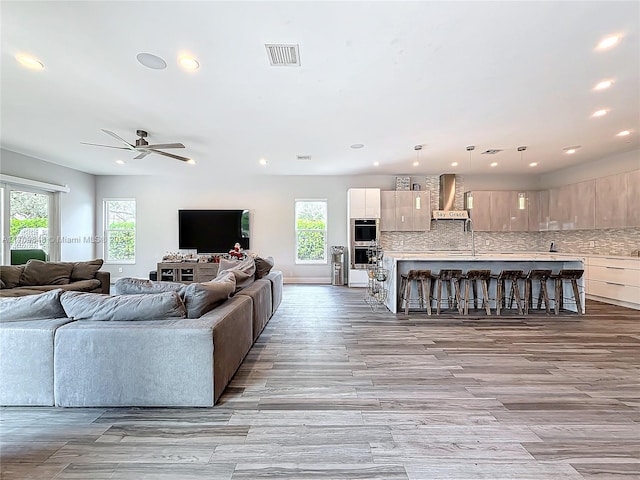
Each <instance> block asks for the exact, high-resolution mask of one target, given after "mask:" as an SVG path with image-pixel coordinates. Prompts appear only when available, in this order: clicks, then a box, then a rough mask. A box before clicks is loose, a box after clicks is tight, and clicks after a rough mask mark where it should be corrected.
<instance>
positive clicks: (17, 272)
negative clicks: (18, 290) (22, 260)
mask: <svg viewBox="0 0 640 480" xmlns="http://www.w3.org/2000/svg"><path fill="white" fill-rule="evenodd" d="M23 271H24V265H2V266H0V279H2V282H3V283H4V287H2V288H15V287H17V286H18V285H19V284H20V277H21V276H22V272H23Z"/></svg>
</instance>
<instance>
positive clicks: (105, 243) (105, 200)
mask: <svg viewBox="0 0 640 480" xmlns="http://www.w3.org/2000/svg"><path fill="white" fill-rule="evenodd" d="M110 202H133V205H134V211H135V213H134V228H133V259H130V260H118V259H110V258H109V238H110V236H109V233H110V232H124V231H128V230H123V229H111V228H108V221H109V208H108V204H109V203H110ZM102 224H103V225H102V232H103V238H102V250H103V251H102V254H103V258H104V263H105V264H107V265H118V264H121V265H135V264H136V261H137V257H138V203H137V201H136V199H135V198H115V197H109V198H103V199H102Z"/></svg>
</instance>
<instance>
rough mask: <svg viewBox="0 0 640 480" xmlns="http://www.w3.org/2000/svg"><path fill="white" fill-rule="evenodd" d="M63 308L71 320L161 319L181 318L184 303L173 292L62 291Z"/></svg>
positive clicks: (183, 312) (183, 314) (182, 316)
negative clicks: (138, 293)
mask: <svg viewBox="0 0 640 480" xmlns="http://www.w3.org/2000/svg"><path fill="white" fill-rule="evenodd" d="M60 301H61V302H62V307H63V308H64V310H65V312H66V314H67V316H68V317H70V318H73V319H74V320H100V321H113V320H160V319H165V318H184V317H185V315H186V310H185V307H184V303H183V302H182V300H181V299H180V296H179V295H178V294H177V293H176V292H161V293H151V294H140V295H115V296H112V295H105V294H102V293H84V292H64V293H63V294H62V295H61V296H60Z"/></svg>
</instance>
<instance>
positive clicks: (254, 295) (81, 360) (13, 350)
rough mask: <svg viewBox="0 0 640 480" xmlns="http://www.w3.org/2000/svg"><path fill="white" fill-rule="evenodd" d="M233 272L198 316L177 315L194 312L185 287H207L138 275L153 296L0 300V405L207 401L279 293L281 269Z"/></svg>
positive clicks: (221, 386)
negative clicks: (222, 292) (234, 283)
mask: <svg viewBox="0 0 640 480" xmlns="http://www.w3.org/2000/svg"><path fill="white" fill-rule="evenodd" d="M227 273H228V272H227ZM236 273H237V274H238V278H240V279H242V278H244V280H243V282H242V285H241V286H240V287H238V288H236V289H233V290H234V291H233V292H232V293H231V296H227V297H225V298H224V299H223V300H222V301H221V302H217V303H216V304H215V306H214V307H213V308H211V309H208V308H207V309H205V310H208V311H205V312H204V313H203V314H202V315H199V316H198V317H197V318H183V317H184V315H181V313H180V309H182V313H185V312H186V311H188V310H189V311H192V310H191V309H190V308H187V307H185V305H186V306H189V301H190V300H189V296H188V295H189V293H188V292H187V293H185V292H186V288H191V287H196V286H197V287H200V286H203V287H204V288H208V286H207V284H198V285H189V286H186V287H185V286H184V285H176V284H173V285H166V283H167V282H149V281H148V280H144V281H143V280H139V282H142V283H144V285H143V287H144V288H148V289H150V290H148V291H149V292H151V293H138V294H124V295H113V296H111V295H95V294H93V295H92V294H85V293H72V292H63V291H61V290H56V291H51V292H47V293H46V295H49V296H50V297H51V298H49V299H48V300H49V302H50V303H51V302H52V299H54V300H55V299H56V297H55V296H56V295H58V297H57V301H58V303H59V304H60V305H62V313H60V311H59V310H56V308H59V307H58V306H57V305H53V304H51V305H53V306H51V305H48V306H47V305H44V304H45V303H46V302H41V303H42V304H43V305H44V306H43V305H35V306H34V305H31V306H29V307H28V308H27V307H25V305H22V306H20V305H18V306H17V307H16V306H15V304H14V306H13V307H10V308H4V310H3V302H7V301H11V300H14V299H3V300H2V299H0V315H1V316H0V387H1V388H0V405H48V406H52V405H56V406H61V407H97V406H102V407H107V406H108V407H111V406H140V407H160V406H194V407H205V406H213V405H214V404H215V403H216V402H217V401H218V399H219V398H220V395H222V393H223V391H224V389H225V387H226V386H227V385H228V383H229V382H230V381H231V378H232V377H233V375H234V374H235V372H236V370H237V369H238V367H239V366H240V364H241V363H242V361H243V359H244V357H245V356H246V354H247V352H248V351H249V349H250V348H251V346H252V345H253V343H254V342H255V340H256V339H257V338H258V336H259V335H260V332H261V331H262V330H263V329H264V327H265V325H266V323H267V322H268V321H269V319H270V318H271V317H272V316H273V314H274V313H275V311H276V309H277V308H278V306H279V304H280V301H281V299H282V288H283V277H282V273H281V272H279V271H270V272H269V273H268V274H265V275H264V276H263V277H262V278H259V279H256V278H255V277H254V278H245V277H243V276H242V274H241V273H242V272H236ZM252 275H253V274H252ZM207 283H210V282H207ZM163 284H165V285H163ZM115 287H116V288H115V289H116V290H117V287H118V282H116V285H115ZM138 287H139V285H137V286H136V288H138ZM215 288H218V287H217V286H216V287H215ZM181 295H185V296H183V297H181ZM37 297H39V296H33V297H30V298H29V299H23V301H26V300H32V299H36V298H37ZM193 298H195V297H193ZM182 299H184V304H182V303H181V301H182ZM45 300H46V299H45ZM34 301H35V300H34ZM123 302H124V303H123ZM131 302H134V303H131ZM171 302H175V305H172V306H171V310H170V315H169V314H166V312H165V315H163V314H162V308H164V307H165V306H166V305H169V304H171ZM132 305H133V306H132ZM181 305H182V306H181ZM176 306H177V307H176ZM191 306H193V303H192V304H191ZM209 307H211V305H209ZM12 312H13V314H12ZM30 312H32V313H30ZM123 312H125V313H123ZM148 312H152V315H151V316H149V315H148V314H147V313H148ZM158 312H160V313H158ZM167 312H169V310H167ZM196 312H197V310H196ZM29 315H31V317H30V316H29ZM123 315H125V317H126V318H127V319H124V318H125V317H123ZM43 316H44V317H49V318H42V317H43ZM32 317H39V318H32ZM159 317H162V318H159Z"/></svg>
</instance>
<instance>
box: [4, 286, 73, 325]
mask: <svg viewBox="0 0 640 480" xmlns="http://www.w3.org/2000/svg"><path fill="white" fill-rule="evenodd" d="M61 293H62V290H60V289H59V288H58V289H55V290H50V291H48V292H44V293H40V294H38V295H27V296H26V297H6V298H0V322H2V323H5V322H16V321H21V320H40V319H43V318H64V317H66V316H67V315H66V314H65V312H64V309H63V308H62V304H61V303H60V294H61Z"/></svg>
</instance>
